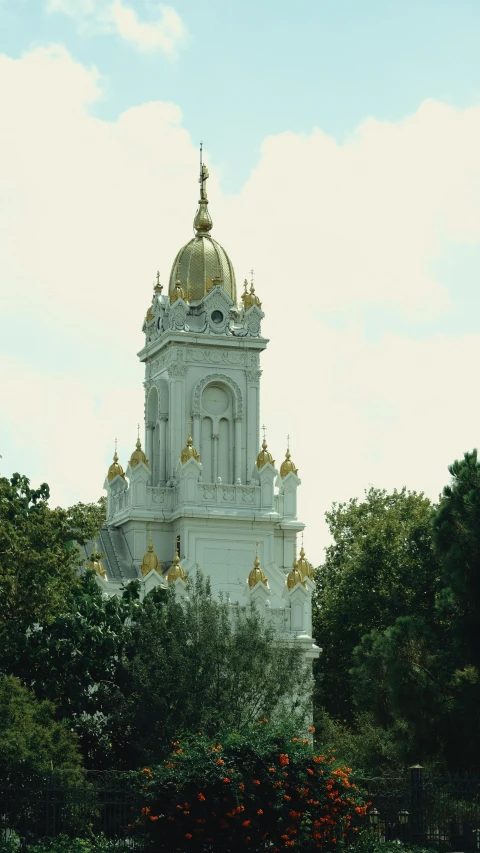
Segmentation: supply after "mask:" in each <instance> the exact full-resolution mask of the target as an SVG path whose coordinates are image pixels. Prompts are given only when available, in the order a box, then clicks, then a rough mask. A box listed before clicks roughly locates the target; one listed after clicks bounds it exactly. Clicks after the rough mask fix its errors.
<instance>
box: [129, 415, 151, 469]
mask: <svg viewBox="0 0 480 853" xmlns="http://www.w3.org/2000/svg"><path fill="white" fill-rule="evenodd" d="M135 447H136V450H134V451H133V453H132V455H131V456H130V468H135V466H136V465H138V463H139V462H143V464H144V465H146V466H147V468H148V469H149V468H150V465H149V464H148V459H147V457H146V456H145V454H144V452H143V450H142V444H141V441H140V424H139V425H138V437H137V443H136V445H135Z"/></svg>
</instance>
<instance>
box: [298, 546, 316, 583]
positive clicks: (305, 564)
mask: <svg viewBox="0 0 480 853" xmlns="http://www.w3.org/2000/svg"><path fill="white" fill-rule="evenodd" d="M297 568H298V571H299V572H300V574H301V575H302V578H309V580H311V581H312V583H315V581H314V579H313V567H312V564H311V563H309V561H308V560H307V558H306V557H305V549H304V547H303V542H302V547H301V548H300V559H299V561H298V563H297Z"/></svg>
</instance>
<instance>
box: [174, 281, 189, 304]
mask: <svg viewBox="0 0 480 853" xmlns="http://www.w3.org/2000/svg"><path fill="white" fill-rule="evenodd" d="M177 299H183V301H184V302H187V294H186V293H185V291H184V289H183V287H182V284H181V281H180V279H179V278H178V275H177V280H176V282H175V288H174V290H173V291H172V293H171V294H170V304H172V303H173V302H176V301H177Z"/></svg>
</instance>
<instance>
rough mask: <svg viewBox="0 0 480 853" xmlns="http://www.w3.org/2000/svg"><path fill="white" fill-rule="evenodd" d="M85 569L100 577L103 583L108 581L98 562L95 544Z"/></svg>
mask: <svg viewBox="0 0 480 853" xmlns="http://www.w3.org/2000/svg"><path fill="white" fill-rule="evenodd" d="M87 569H90V570H91V571H93V572H96V573H97V575H100V577H102V578H103V579H104V580H105V581H108V578H107V573H106V571H105V569H104V568H103V566H102V564H101V562H100V560H99V559H98V551H97V543H96V542H94V543H93V553H92V555H91V557H90V559H89V561H88V563H87Z"/></svg>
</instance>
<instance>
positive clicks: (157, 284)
mask: <svg viewBox="0 0 480 853" xmlns="http://www.w3.org/2000/svg"><path fill="white" fill-rule="evenodd" d="M153 290H154V292H155V293H157V294H158V295H159V296H160V295H161V293H162V290H163V284H160V271H159V270H157V280H156V282H155V286H154V288H153Z"/></svg>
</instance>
